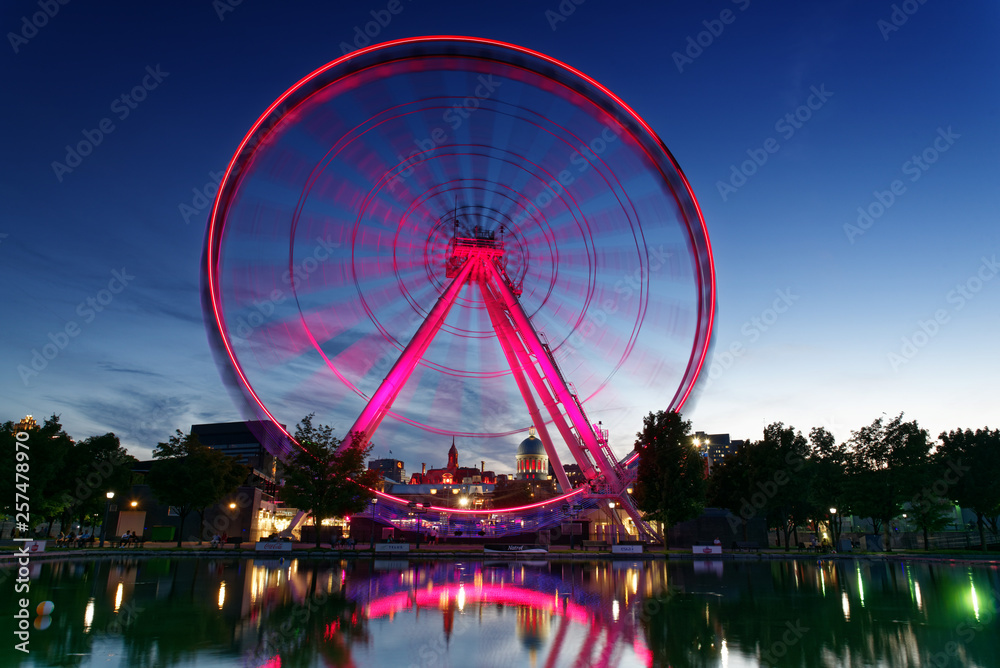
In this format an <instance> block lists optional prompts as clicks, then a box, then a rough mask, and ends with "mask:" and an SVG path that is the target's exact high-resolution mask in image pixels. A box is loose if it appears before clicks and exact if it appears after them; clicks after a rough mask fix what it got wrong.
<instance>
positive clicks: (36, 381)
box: [0, 0, 1000, 468]
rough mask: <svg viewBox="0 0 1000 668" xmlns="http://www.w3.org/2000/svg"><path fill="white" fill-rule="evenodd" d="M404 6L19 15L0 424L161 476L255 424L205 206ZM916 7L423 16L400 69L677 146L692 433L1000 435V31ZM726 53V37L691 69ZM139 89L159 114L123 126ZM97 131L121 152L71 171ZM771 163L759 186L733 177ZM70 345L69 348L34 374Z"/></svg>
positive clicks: (666, 6)
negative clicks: (240, 407) (297, 105)
mask: <svg viewBox="0 0 1000 668" xmlns="http://www.w3.org/2000/svg"><path fill="white" fill-rule="evenodd" d="M41 4H42V5H44V4H45V3H44V2H43V3H41ZM387 4H388V3H387V2H372V3H364V2H357V3H320V2H316V3H305V2H285V3H264V2H259V1H257V0H244V2H242V3H241V4H239V5H237V6H235V7H231V9H232V11H226V12H224V13H222V15H221V18H220V15H219V8H220V7H222V6H223V4H222V2H216V3H214V4H213V3H212V2H210V1H208V0H206V1H204V2H180V3H177V2H148V3H115V4H104V3H102V4H101V5H100V6H99V7H95V6H93V5H92V4H88V3H83V2H79V3H78V2H71V3H69V4H67V5H65V6H63V5H59V9H58V13H56V14H55V15H54V16H52V17H51V18H48V17H46V18H45V20H42V19H41V18H37V17H36V22H37V23H40V24H44V25H42V27H40V28H37V30H35V29H34V27H33V26H32V27H27V28H26V27H25V24H24V20H25V19H24V17H28V18H27V20H28V21H29V22H30V21H31V20H32V16H33V15H35V14H37V13H38V12H41V11H42V9H40V8H39V7H40V5H39V3H37V2H8V3H5V5H4V8H3V10H2V12H0V26H2V28H3V32H4V33H5V35H6V37H5V43H4V45H3V47H0V53H2V54H3V55H2V59H3V65H2V72H3V74H2V76H3V89H4V91H5V99H6V100H7V103H6V104H5V105H4V113H5V116H6V126H7V128H8V131H7V133H6V140H5V143H4V157H5V159H4V160H3V161H2V167H0V169H2V170H3V177H2V179H0V187H2V189H3V190H2V197H3V202H4V206H3V218H2V221H0V234H2V235H3V236H0V284H2V286H3V290H2V295H3V302H2V303H3V313H4V314H5V315H6V317H5V325H4V327H3V330H2V334H0V355H2V359H3V360H4V365H3V368H2V370H0V371H2V373H0V398H2V404H0V405H2V406H3V408H4V410H3V414H4V419H18V418H20V417H21V416H23V415H24V414H26V413H31V414H34V415H35V416H43V415H48V414H50V413H53V412H55V413H58V414H60V415H61V416H62V419H63V423H64V425H65V426H66V427H67V429H68V430H69V431H70V433H71V434H73V435H74V436H77V437H79V438H83V437H86V436H88V435H91V434H96V433H103V432H105V431H114V432H115V433H117V434H119V435H120V436H121V438H122V440H123V442H124V443H125V444H126V445H127V446H129V447H130V448H132V449H134V450H136V451H137V452H139V453H140V454H141V453H142V452H143V449H149V448H151V447H152V446H154V445H155V443H156V442H157V441H161V440H165V439H166V437H167V436H169V434H170V433H172V431H173V430H174V429H176V428H181V429H184V430H186V429H187V428H188V427H189V426H190V425H191V424H192V423H197V422H206V421H216V420H230V419H238V417H239V414H238V412H237V411H236V409H235V407H234V406H233V404H232V402H231V400H230V398H229V396H228V394H227V393H226V391H225V390H224V388H223V385H222V382H221V381H220V377H219V373H218V372H217V369H216V367H215V363H214V361H213V359H212V355H211V353H210V351H209V347H208V344H207V339H206V336H205V332H204V326H203V321H202V313H201V305H200V300H199V291H198V287H199V269H200V267H199V260H200V256H201V252H202V244H203V237H204V232H205V220H206V217H207V207H204V206H203V203H201V202H199V201H198V199H197V198H196V197H195V194H194V193H193V189H203V188H204V187H205V186H206V185H208V184H210V183H211V181H212V180H213V176H212V174H213V173H217V172H218V171H219V170H221V169H223V168H224V166H225V165H226V163H227V162H228V161H229V159H230V158H231V156H232V153H233V151H234V149H235V147H236V146H237V144H238V143H239V141H240V140H241V138H242V137H243V135H244V134H245V133H246V131H247V129H248V128H249V126H250V125H251V124H252V123H253V121H254V120H256V118H257V117H258V116H259V115H260V114H261V113H262V111H263V110H264V109H265V108H266V107H267V105H268V104H270V103H271V102H272V101H273V100H274V99H275V98H276V97H277V96H279V95H280V94H281V93H282V92H283V91H284V90H286V89H287V88H288V87H289V86H291V85H292V84H293V83H295V82H296V81H297V80H299V79H300V78H301V77H302V76H304V75H306V74H308V73H309V72H311V71H312V70H314V69H315V68H316V67H318V66H320V65H322V64H324V63H326V62H328V61H331V60H333V59H335V58H336V57H338V56H340V55H341V52H342V48H341V45H342V44H343V43H350V42H352V41H353V40H354V38H355V34H356V33H355V28H356V27H358V26H363V25H364V24H365V23H366V22H368V21H370V20H371V19H372V17H371V15H370V12H372V11H376V12H378V11H380V10H382V9H384V8H385V7H386V6H387ZM335 5H336V6H335ZM897 5H898V6H899V7H900V9H899V10H898V11H897V12H896V14H895V16H894V11H895V10H894V5H893V3H890V2H885V3H881V2H831V3H797V2H768V3H764V2H763V1H762V0H750V1H748V0H740V1H739V2H728V1H723V0H716V1H713V2H698V3H695V2H687V3H679V2H668V3H644V2H643V3H630V2H605V1H601V0H587V1H586V2H583V3H582V4H580V5H579V6H575V10H574V11H573V13H572V14H570V15H569V16H566V17H564V18H565V20H560V21H558V22H554V21H553V20H552V16H554V15H555V14H549V15H548V17H547V16H546V11H552V12H558V11H559V6H560V5H559V3H558V2H556V1H555V0H553V1H552V2H530V3H529V2H482V3H456V2H430V1H421V0H412V1H405V0H404V1H403V2H402V5H401V6H402V8H403V9H402V11H401V12H400V13H399V14H398V15H395V16H394V17H393V18H392V20H391V21H390V22H389V24H388V25H387V26H385V27H384V28H382V29H381V30H380V33H379V34H378V36H377V38H376V41H384V40H388V39H397V38H401V37H407V36H413V35H427V34H460V35H471V36H478V37H488V38H493V39H498V40H503V41H507V42H512V43H515V44H520V45H523V46H526V47H529V48H532V49H536V50H539V51H542V52H544V53H547V54H549V55H551V56H553V57H555V58H557V59H560V60H562V61H564V62H566V63H568V64H569V65H572V66H573V67H576V68H578V69H580V70H582V71H583V72H585V73H587V74H589V75H591V76H592V77H594V78H595V79H597V80H598V81H600V82H601V83H603V84H604V85H606V86H608V87H609V88H610V89H611V90H613V91H614V92H615V93H617V94H618V95H619V96H620V97H621V98H622V99H624V100H625V101H626V102H628V103H629V104H630V105H631V106H632V107H633V108H634V109H635V110H636V111H637V112H638V113H639V114H640V115H642V116H643V117H644V118H645V119H646V120H647V121H648V123H649V124H650V125H651V126H652V127H653V128H654V129H655V130H656V132H657V133H658V134H659V135H660V137H661V138H662V139H663V140H664V142H665V143H666V145H667V146H668V147H669V148H670V150H671V151H672V152H673V154H674V156H675V157H676V158H677V161H678V162H679V164H680V165H681V167H682V168H683V169H684V171H685V173H686V174H687V176H688V178H689V180H690V182H691V184H692V187H693V189H694V192H695V194H696V196H697V197H698V198H699V202H700V204H701V206H702V208H703V211H704V214H705V218H706V221H707V223H708V229H709V232H710V234H711V238H712V242H713V248H714V251H715V261H716V267H717V272H718V284H717V287H718V319H717V322H716V328H715V347H714V355H715V359H714V364H713V366H712V367H711V369H710V370H709V369H706V373H710V376H711V378H706V382H704V383H703V384H702V386H701V389H700V392H699V397H698V401H697V403H696V404H692V405H691V406H692V408H691V410H690V411H689V412H688V417H689V418H691V419H692V420H693V421H694V426H695V428H696V429H699V430H704V431H708V432H720V431H722V432H730V433H732V434H733V436H734V437H744V438H745V437H751V438H753V437H757V436H759V433H760V429H761V428H762V427H763V426H764V424H766V423H769V422H772V421H776V420H781V421H784V422H785V423H791V424H793V425H794V426H796V427H798V428H800V429H803V430H808V429H809V428H811V427H813V426H821V425H822V426H826V427H827V428H829V429H831V430H832V431H833V432H834V434H835V435H836V436H837V437H838V438H841V439H843V438H846V437H847V436H848V435H849V432H850V430H851V429H857V428H858V427H860V426H862V425H863V424H867V423H868V422H870V421H871V420H872V419H874V418H875V417H878V416H879V415H881V414H882V413H883V412H885V413H888V414H894V413H897V412H899V411H906V413H907V415H908V416H909V417H912V418H916V419H918V420H919V421H920V422H921V423H922V424H923V425H924V426H926V427H928V428H930V429H931V431H932V433H933V434H935V435H936V434H937V433H938V432H939V431H941V430H943V429H951V428H956V427H977V426H982V425H984V424H992V425H994V426H995V423H996V378H997V376H998V371H1000V364H998V362H997V355H996V353H995V340H996V332H997V324H998V318H1000V315H998V314H1000V308H998V307H1000V280H998V279H997V277H996V274H997V272H998V271H1000V268H998V267H997V266H996V264H995V258H996V254H997V251H998V246H1000V226H998V219H997V218H998V216H997V211H998V207H997V204H998V203H997V199H998V193H1000V189H998V188H997V186H996V184H997V182H998V177H1000V167H998V158H1000V88H998V87H997V85H996V82H997V81H998V80H1000V51H998V49H997V48H996V36H997V35H998V34H1000V6H997V5H996V4H995V3H992V2H986V1H979V2H957V1H948V0H927V2H926V3H924V4H920V3H918V2H916V1H915V0H914V1H911V2H909V3H897ZM569 6H574V5H571V3H570V2H569V0H566V1H565V2H563V7H564V8H566V7H569ZM903 6H905V9H908V10H911V11H912V14H905V12H903ZM50 11H51V10H50ZM726 11H728V12H729V13H725V14H724V13H723V12H726ZM39 16H41V15H39ZM720 17H721V18H722V19H724V20H728V21H729V22H728V23H723V22H722V21H719V19H720ZM904 17H905V19H906V20H905V22H903V20H902V19H903V18H904ZM894 19H895V22H896V24H899V25H896V24H894V23H893V20H894ZM706 22H707V24H708V27H707V26H706ZM880 22H881V23H880ZM709 27H712V28H715V30H716V31H717V32H719V28H720V27H721V28H722V29H721V32H719V34H718V35H716V36H712V39H711V41H710V43H709V40H708V34H707V33H705V34H704V35H702V36H701V39H702V42H703V43H705V44H708V45H707V46H704V47H701V50H700V52H699V51H698V49H695V48H693V47H690V42H689V41H688V39H689V38H691V40H692V41H694V42H697V40H698V38H699V33H701V32H703V31H706V30H708V28H709ZM896 28H898V29H896ZM12 35H15V36H12ZM689 49H690V50H689ZM685 52H687V54H688V55H687V57H689V58H690V60H689V61H686V60H684V58H681V57H679V56H676V55H674V54H675V53H681V54H684V53H685ZM143 84H145V86H146V88H147V89H148V90H147V91H146V95H145V99H143V100H142V101H141V102H132V101H122V100H120V97H121V95H122V94H123V93H126V92H128V91H130V90H132V89H133V88H134V87H135V86H137V85H143ZM116 100H118V101H117V102H116ZM803 105H806V106H803ZM809 105H811V106H812V108H811V109H810V108H809ZM132 107H134V108H132ZM796 113H798V115H799V116H798V119H796V118H795V114H796ZM126 114H127V115H126ZM789 114H791V115H792V116H791V118H787V119H786V115H789ZM104 119H108V120H107V121H105V124H104V126H103V130H102V129H101V127H102V126H101V123H102V121H103V120H104ZM111 126H113V129H111ZM109 129H110V131H108V130H109ZM84 132H86V133H89V136H90V137H92V138H97V137H100V143H99V144H98V145H97V146H95V147H94V149H93V152H92V153H91V154H90V155H87V156H85V157H82V159H81V160H80V162H79V164H76V163H75V162H67V156H66V149H65V147H66V145H67V144H74V145H75V144H77V143H78V142H80V141H81V140H82V139H84V137H85V136H87V135H85V134H84ZM769 140H770V141H769ZM748 152H749V153H748ZM753 156H756V157H757V159H758V162H762V163H763V164H760V165H749V166H747V167H745V171H747V172H752V174H751V175H749V176H746V175H745V174H741V175H740V176H734V175H733V170H734V169H735V170H737V171H739V170H740V169H741V166H742V165H743V163H744V162H745V161H747V160H750V159H752V158H753ZM914 157H916V158H917V160H916V161H914ZM764 158H766V161H765V160H764ZM54 162H60V163H65V164H66V165H67V166H69V167H71V170H72V171H66V170H63V169H62V168H61V167H55V168H54V167H53V163H54ZM72 165H76V166H72ZM894 181H895V182H897V183H896V184H895V190H896V193H895V194H893V193H892V190H893V187H894V186H893V183H894ZM890 198H891V200H892V201H891V204H889V201H890ZM880 199H881V202H879V200H880ZM181 205H187V206H190V207H192V208H193V209H199V213H198V214H197V215H190V211H189V210H187V209H184V210H182V208H181ZM886 205H887V206H886ZM859 207H861V208H862V209H863V210H868V211H869V212H870V214H869V215H871V218H862V219H861V225H859V223H858V219H859V211H858V209H859ZM185 212H187V214H188V215H187V216H185V215H184V213H185ZM185 218H187V219H185ZM116 272H117V275H116ZM102 291H103V292H102ZM88 299H90V300H95V302H94V304H92V305H88ZM102 301H103V302H105V303H104V304H102V303H101V302H102ZM98 309H100V310H98ZM772 309H773V310H772ZM67 327H69V328H70V329H68V330H67ZM74 332H75V334H74ZM924 332H929V334H925V333H924ZM50 342H54V343H55V344H56V345H60V344H64V347H62V348H61V349H60V350H59V351H58V354H57V355H56V356H55V357H54V358H53V359H51V360H45V365H44V368H39V367H41V366H42V362H41V361H40V360H37V359H36V362H35V369H32V358H33V353H34V351H41V350H42V348H43V346H45V345H46V344H48V343H50ZM907 342H909V343H907ZM51 350H52V349H51V348H50V352H51ZM727 352H729V353H730V354H728V355H727V354H726V353H727ZM733 352H735V354H732V353H733ZM27 369H30V370H31V371H30V372H29V371H26V370H27ZM36 369H37V373H32V372H34V371H35V370H36ZM708 381H710V382H708ZM298 417H299V416H288V420H289V421H290V422H294V421H295V420H296V419H297V418H298ZM639 426H640V425H635V429H638V428H639ZM619 438H620V439H621V440H620V441H619V442H618V445H619V447H624V446H627V443H628V442H629V441H630V440H631V434H621V435H619ZM414 448H416V449H417V450H426V451H428V452H434V453H437V452H438V448H437V447H436V446H435V447H427V448H424V447H422V446H421V447H418V446H414ZM442 453H443V451H442ZM434 456H436V455H434ZM442 457H443V454H442ZM410 459H416V457H411V458H410ZM442 463H443V462H442ZM409 465H410V466H411V468H412V466H414V464H412V463H411V464H409Z"/></svg>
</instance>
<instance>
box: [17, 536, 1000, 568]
mask: <svg viewBox="0 0 1000 668" xmlns="http://www.w3.org/2000/svg"><path fill="white" fill-rule="evenodd" d="M398 544H399V543H397V545H398ZM19 547H20V545H19V544H14V541H9V540H5V541H2V544H0V565H2V564H4V563H5V562H10V561H12V560H16V559H17V558H18V556H20V555H19ZM254 548H255V544H254V543H243V544H242V545H241V546H238V547H237V546H235V545H226V546H225V547H212V546H211V544H210V543H209V542H208V541H205V542H203V543H198V542H195V541H191V542H187V541H185V542H183V543H182V544H181V547H179V548H178V547H177V543H176V541H170V542H152V541H147V542H146V543H145V544H144V545H143V546H142V547H110V546H108V545H105V547H103V548H101V547H85V548H75V547H73V548H66V547H54V541H49V542H48V544H47V545H46V548H45V551H44V552H33V553H31V559H32V560H35V559H63V558H73V559H79V558H104V557H156V556H160V557H175V556H191V557H205V558H207V557H213V558H219V557H222V558H245V559H252V558H257V559H280V558H282V557H284V558H288V557H294V558H313V559H343V558H348V559H350V558H371V557H372V556H373V552H372V549H371V547H369V545H368V544H358V545H356V546H355V547H354V548H353V549H351V548H337V547H330V546H329V544H324V545H323V546H322V547H321V548H320V549H318V550H317V549H316V546H315V544H313V543H293V544H292V549H291V551H288V552H286V551H257V550H256V549H254ZM548 550H549V551H548V552H547V553H518V552H513V553H509V554H507V553H494V552H490V553H485V552H484V551H483V546H482V545H477V544H449V543H443V544H438V545H427V544H421V545H420V547H419V549H418V548H416V546H415V544H413V543H410V551H409V552H377V553H374V557H375V558H376V559H414V558H416V559H455V558H465V559H468V558H477V559H480V558H482V559H496V558H505V559H522V560H543V559H584V560H585V559H630V560H638V559H644V560H645V559H678V560H691V559H698V560H703V559H721V560H724V561H725V560H740V561H756V560H775V559H810V560H817V561H819V560H822V561H826V560H851V559H864V560H880V561H881V560H912V561H917V560H934V561H945V562H988V563H1000V553H998V552H985V553H984V552H979V551H974V550H969V551H962V552H950V553H949V552H924V551H922V550H894V551H893V552H845V553H840V554H837V553H821V552H811V551H807V550H797V549H793V550H790V551H787V552H786V551H785V550H784V549H783V548H764V549H761V550H760V551H759V552H734V551H730V550H724V551H723V553H722V554H721V555H700V554H692V553H691V549H690V548H687V549H672V550H669V551H668V552H664V551H663V549H662V547H659V546H654V547H653V548H652V549H649V550H647V551H645V552H643V553H641V554H611V552H610V549H602V550H598V551H593V550H590V551H584V550H581V549H579V548H576V549H573V550H570V548H569V547H568V546H566V545H551V546H549V548H548Z"/></svg>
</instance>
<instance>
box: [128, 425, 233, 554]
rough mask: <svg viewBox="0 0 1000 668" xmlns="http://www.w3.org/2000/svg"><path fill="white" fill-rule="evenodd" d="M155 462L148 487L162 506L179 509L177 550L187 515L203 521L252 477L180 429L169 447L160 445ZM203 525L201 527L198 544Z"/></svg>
mask: <svg viewBox="0 0 1000 668" xmlns="http://www.w3.org/2000/svg"><path fill="white" fill-rule="evenodd" d="M153 458H154V459H156V461H155V462H153V465H152V466H151V467H150V469H149V473H147V474H146V483H147V484H148V485H149V487H150V489H151V490H152V491H153V494H154V495H155V496H156V498H157V500H158V501H160V503H165V504H167V505H170V506H173V507H174V508H176V509H177V514H178V516H179V517H180V528H179V529H178V531H177V547H180V546H181V541H182V540H183V531H184V521H185V519H187V517H188V515H190V514H191V513H192V512H197V513H198V514H199V517H201V518H202V520H203V519H204V513H205V509H206V508H207V507H208V506H211V505H212V504H214V503H217V502H218V501H219V500H220V499H222V498H223V497H224V496H225V495H226V494H229V493H230V492H232V491H233V490H234V489H236V487H238V486H239V485H240V483H242V482H243V481H244V480H246V477H247V474H248V473H249V471H248V470H247V468H246V467H245V466H243V465H242V464H240V463H238V462H237V461H236V460H235V459H234V458H232V457H230V456H229V455H226V454H223V453H222V452H220V451H218V450H215V449H213V448H210V447H208V446H206V445H202V444H201V441H199V440H198V437H197V436H196V435H195V434H184V433H183V432H182V431H181V430H180V429H178V430H177V433H176V434H174V435H173V436H171V437H170V440H168V441H167V442H166V443H158V444H157V446H156V449H155V450H154V451H153ZM203 524H204V522H203V521H202V522H201V523H200V524H199V530H198V538H199V540H201V537H202V531H201V526H202V525H203Z"/></svg>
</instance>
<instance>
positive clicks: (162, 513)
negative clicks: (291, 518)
mask: <svg viewBox="0 0 1000 668" xmlns="http://www.w3.org/2000/svg"><path fill="white" fill-rule="evenodd" d="M191 433H192V434H194V435H195V436H197V437H198V441H199V442H200V443H201V444H202V445H205V446H207V447H210V448H212V449H214V450H219V451H220V452H223V453H225V454H226V455H229V456H231V457H234V458H236V459H237V460H238V461H239V462H240V463H241V464H243V465H244V466H246V467H247V468H248V469H250V472H249V474H248V475H247V479H246V480H245V481H244V482H243V484H242V485H241V486H240V487H238V488H237V489H235V490H233V492H232V493H230V494H229V495H228V496H227V497H226V498H224V499H223V500H221V501H220V502H219V503H217V504H216V505H214V506H211V507H209V508H207V509H206V510H205V515H204V518H199V517H198V514H197V513H191V514H190V515H189V516H188V517H187V518H186V519H185V522H184V526H183V527H182V526H179V525H180V522H179V518H178V516H177V513H176V510H175V509H173V508H171V507H169V506H166V505H163V504H160V503H159V502H158V501H157V500H156V498H155V496H154V495H153V493H152V490H150V488H149V486H148V485H146V484H144V483H143V482H138V483H137V484H134V485H133V486H132V489H131V490H130V491H129V493H128V495H127V496H126V495H125V494H123V495H121V497H120V498H121V502H120V503H119V502H118V499H117V498H116V499H115V504H114V505H115V507H114V508H113V509H112V514H111V515H109V527H115V529H114V531H111V530H110V529H109V534H108V535H109V536H111V535H121V534H122V533H123V532H124V531H126V530H129V529H131V530H133V531H135V532H136V533H137V534H142V535H144V536H146V537H147V538H152V539H153V540H170V538H163V537H160V536H163V535H164V532H166V534H173V535H174V536H176V535H177V534H176V532H180V535H181V537H182V539H183V540H185V541H189V540H205V539H209V538H211V536H212V535H214V534H219V535H221V534H223V533H226V534H227V535H228V536H229V537H232V538H235V537H240V538H242V539H243V540H244V541H248V542H252V541H256V540H257V539H258V538H261V537H264V536H267V535H269V534H271V533H273V532H275V531H278V530H280V529H281V528H283V527H281V526H278V525H277V524H276V522H275V518H276V513H277V510H278V508H277V504H276V502H275V498H274V496H275V493H276V490H277V480H276V478H275V474H276V471H277V458H276V457H275V456H274V455H272V454H271V453H270V452H269V451H268V449H267V448H266V447H265V446H264V444H263V440H264V438H265V436H264V430H263V428H262V424H261V423H259V422H221V423H214V424H196V425H192V427H191ZM258 434H259V436H258ZM154 463H155V461H153V460H150V461H144V462H138V463H137V464H136V465H135V467H133V473H135V474H137V475H138V476H140V480H141V478H142V477H143V476H144V475H145V473H147V472H148V471H149V468H150V467H151V466H152V465H153V464H154Z"/></svg>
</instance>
